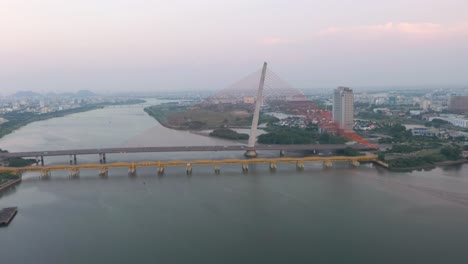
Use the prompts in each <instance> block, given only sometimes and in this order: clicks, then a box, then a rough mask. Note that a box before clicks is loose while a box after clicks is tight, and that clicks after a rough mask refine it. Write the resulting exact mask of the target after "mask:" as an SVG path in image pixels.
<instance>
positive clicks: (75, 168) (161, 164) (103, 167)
mask: <svg viewBox="0 0 468 264" xmlns="http://www.w3.org/2000/svg"><path fill="white" fill-rule="evenodd" d="M306 162H322V163H323V164H324V166H325V167H331V164H333V162H350V163H351V164H352V165H354V166H357V165H358V164H359V163H360V162H373V163H376V164H378V165H380V166H383V167H388V165H387V164H385V163H384V162H382V161H380V160H378V159H377V157H376V156H357V157H345V156H332V157H304V158H255V159H224V160H192V161H181V160H173V161H143V162H115V163H107V164H98V163H88V164H78V165H69V164H59V165H50V166H27V167H19V168H15V167H0V172H12V173H18V174H19V173H23V172H27V171H39V172H41V175H42V174H44V175H49V174H50V172H51V171H58V170H70V171H71V173H72V174H73V175H78V173H79V170H80V169H96V170H98V171H99V172H100V174H101V175H103V174H107V171H108V169H111V168H127V169H128V170H129V173H131V174H135V173H136V168H137V167H157V168H158V173H160V174H161V173H164V168H165V167H173V166H183V167H186V171H187V173H191V172H192V167H193V166H202V165H211V166H213V165H214V169H215V172H216V173H219V171H220V168H221V165H227V164H240V165H242V171H244V172H247V171H248V165H249V164H259V163H265V164H269V166H270V169H276V164H278V163H294V164H296V167H297V168H298V169H303V168H304V163H306Z"/></svg>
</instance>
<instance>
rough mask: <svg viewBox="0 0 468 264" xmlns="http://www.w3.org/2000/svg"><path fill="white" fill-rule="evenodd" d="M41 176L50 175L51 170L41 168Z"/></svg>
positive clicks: (46, 176)
mask: <svg viewBox="0 0 468 264" xmlns="http://www.w3.org/2000/svg"><path fill="white" fill-rule="evenodd" d="M39 177H40V178H48V177H50V170H41V175H40V176H39Z"/></svg>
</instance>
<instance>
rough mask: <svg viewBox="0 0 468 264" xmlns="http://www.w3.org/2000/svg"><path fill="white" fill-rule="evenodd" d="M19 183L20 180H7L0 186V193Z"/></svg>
mask: <svg viewBox="0 0 468 264" xmlns="http://www.w3.org/2000/svg"><path fill="white" fill-rule="evenodd" d="M20 182H21V178H18V179H15V180H7V181H6V182H4V183H1V184H0V192H3V191H4V190H6V189H8V188H10V187H11V186H13V185H16V184H18V183H20Z"/></svg>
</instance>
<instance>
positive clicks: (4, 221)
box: [0, 207, 18, 226]
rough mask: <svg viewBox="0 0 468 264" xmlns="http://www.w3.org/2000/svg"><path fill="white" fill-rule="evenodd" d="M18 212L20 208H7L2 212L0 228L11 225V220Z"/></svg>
mask: <svg viewBox="0 0 468 264" xmlns="http://www.w3.org/2000/svg"><path fill="white" fill-rule="evenodd" d="M17 212H18V207H7V208H3V209H2V210H1V211H0V226H6V225H8V224H10V222H11V220H13V218H14V217H15V215H16V213H17Z"/></svg>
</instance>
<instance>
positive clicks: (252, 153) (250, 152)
mask: <svg viewBox="0 0 468 264" xmlns="http://www.w3.org/2000/svg"><path fill="white" fill-rule="evenodd" d="M244 156H246V157H247V158H255V157H257V156H258V154H257V151H255V150H247V151H246V152H245V153H244Z"/></svg>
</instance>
